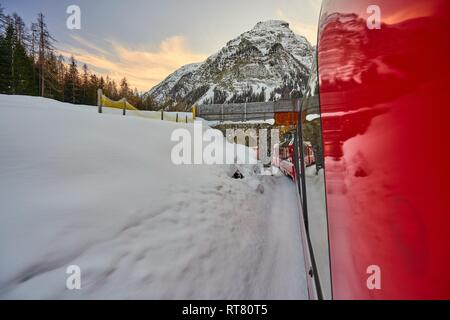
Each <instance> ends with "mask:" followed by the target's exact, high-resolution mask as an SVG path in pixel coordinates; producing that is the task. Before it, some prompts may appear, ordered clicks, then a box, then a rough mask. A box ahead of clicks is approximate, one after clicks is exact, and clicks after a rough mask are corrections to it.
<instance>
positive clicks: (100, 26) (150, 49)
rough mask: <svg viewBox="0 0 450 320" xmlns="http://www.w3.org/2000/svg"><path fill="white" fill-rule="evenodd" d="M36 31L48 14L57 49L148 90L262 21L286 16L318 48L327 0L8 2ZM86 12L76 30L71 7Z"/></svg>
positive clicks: (7, 7) (1, 1) (3, 2)
mask: <svg viewBox="0 0 450 320" xmlns="http://www.w3.org/2000/svg"><path fill="white" fill-rule="evenodd" d="M0 4H1V5H2V7H4V8H5V12H6V13H8V14H11V13H13V12H17V13H18V14H19V15H20V16H21V17H22V18H23V19H24V20H25V22H26V23H27V25H28V26H29V25H30V23H31V22H32V21H35V20H36V16H37V14H38V13H39V12H42V13H43V14H44V15H45V17H46V20H47V24H48V27H49V31H50V33H51V34H52V35H53V37H54V38H55V39H56V40H57V43H55V45H56V47H57V49H58V50H59V51H60V52H61V53H62V54H63V55H64V56H66V57H69V56H70V55H71V54H73V55H74V56H75V59H76V60H77V61H79V64H82V63H86V64H87V65H88V66H89V68H90V69H91V70H93V71H94V72H96V73H98V74H101V75H104V76H106V75H109V76H110V77H111V78H113V79H115V80H116V81H119V80H120V79H121V78H122V77H127V79H128V81H129V83H130V84H131V86H133V87H137V88H138V90H139V91H141V92H145V91H148V90H149V89H150V88H152V87H153V86H155V85H157V84H158V83H159V82H160V81H162V80H163V79H164V78H166V77H167V76H168V75H169V74H171V73H172V72H173V71H175V70H176V69H178V68H179V67H181V66H183V65H185V64H188V63H194V62H201V61H204V60H205V59H206V58H207V57H208V56H210V55H211V54H213V53H215V52H217V51H219V50H220V49H221V48H222V47H223V46H225V44H226V43H227V42H228V41H229V40H231V39H233V38H235V37H237V36H238V35H239V34H241V33H243V32H245V31H248V30H250V29H251V28H253V26H254V25H255V24H256V23H257V22H259V21H264V20H269V19H281V20H285V21H287V22H289V23H290V27H291V29H292V30H293V31H294V32H295V33H297V34H301V35H304V36H306V38H307V39H308V40H309V41H310V42H311V43H312V44H315V43H316V31H317V21H318V19H319V12H320V4H321V0H222V1H217V0H158V1H157V0H95V1H93V0H81V1H75V0H68V1H67V0H0ZM70 5H77V6H79V7H80V9H81V29H80V30H69V29H68V28H67V26H66V21H67V19H68V17H69V14H67V13H66V10H67V7H68V6H70Z"/></svg>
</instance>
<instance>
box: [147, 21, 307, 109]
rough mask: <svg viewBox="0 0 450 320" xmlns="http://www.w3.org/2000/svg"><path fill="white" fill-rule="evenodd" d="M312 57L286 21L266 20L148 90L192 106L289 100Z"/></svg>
mask: <svg viewBox="0 0 450 320" xmlns="http://www.w3.org/2000/svg"><path fill="white" fill-rule="evenodd" d="M312 60H313V47H312V46H311V45H310V43H309V42H308V40H306V38H305V37H303V36H299V35H296V34H294V33H293V32H292V30H291V29H289V24H288V23H287V22H284V21H279V20H269V21H263V22H259V23H257V24H256V26H255V27H254V28H253V29H252V30H250V31H247V32H245V33H243V34H241V35H240V36H238V37H237V38H235V39H233V40H231V41H229V42H228V43H227V44H226V45H225V46H224V47H223V48H222V49H221V50H220V51H219V52H218V53H216V54H214V55H212V56H210V57H209V58H208V59H207V60H206V61H205V62H204V63H200V64H194V65H188V66H185V67H182V68H181V69H179V70H177V71H175V72H174V73H173V74H171V75H170V76H169V77H167V78H166V79H165V80H164V81H162V82H161V83H160V84H159V85H157V86H156V87H154V88H152V89H151V90H150V91H149V92H148V94H149V95H151V96H153V97H154V98H155V99H156V100H157V101H158V102H165V101H168V100H171V101H174V102H176V103H180V102H181V103H185V104H186V106H187V107H190V106H191V105H192V104H194V103H204V102H206V103H212V102H215V103H223V102H244V101H245V100H248V101H253V100H258V101H267V100H269V99H274V98H276V99H278V98H280V97H284V98H289V97H290V96H295V95H298V94H299V93H301V92H303V91H304V89H305V85H306V81H307V79H308V76H309V72H310V69H311V64H312ZM263 91H264V92H263Z"/></svg>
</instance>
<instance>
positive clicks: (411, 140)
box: [300, 0, 450, 299]
mask: <svg viewBox="0 0 450 320" xmlns="http://www.w3.org/2000/svg"><path fill="white" fill-rule="evenodd" d="M373 5H375V7H374V6H373ZM377 8H378V9H379V10H377ZM449 14H450V2H449V1H447V0H426V1H425V0H423V1H421V0H414V1H413V0H379V1H372V0H370V1H369V0H358V1H354V0H326V1H324V2H323V4H322V12H321V17H320V23H319V34H318V47H317V52H318V59H317V74H318V85H319V87H318V88H315V89H314V88H313V90H316V91H317V92H318V98H319V101H320V103H319V104H320V114H321V139H322V150H323V159H324V172H323V176H324V182H325V192H324V193H325V200H326V214H327V216H326V220H325V221H326V225H325V226H326V228H325V229H324V230H325V232H327V239H326V240H327V241H328V245H329V247H328V249H329V251H328V252H326V253H325V254H324V255H323V257H325V256H326V254H328V256H329V259H328V257H327V259H324V260H323V261H327V260H328V262H327V263H329V266H326V267H328V268H329V269H328V270H329V271H328V272H329V276H330V279H329V281H326V278H327V274H326V273H327V271H323V272H322V274H321V275H320V276H321V279H320V281H316V284H318V285H319V286H321V287H322V288H319V289H320V291H322V292H323V293H325V292H326V291H327V289H326V288H325V287H330V291H329V294H328V295H327V294H324V296H325V297H326V298H334V299H450V272H449V270H450V201H449V190H450V188H449V181H450V165H449V163H450V125H449V119H450V102H449V101H450V91H449V90H448V84H449V83H450V81H449V80H450V79H449V75H450V68H449V59H450V40H449V39H450V38H449V33H450V23H449V21H450V20H449ZM377 18H379V19H380V21H379V26H378V27H379V28H378V27H377V25H376V22H377V21H375V24H374V20H373V19H377ZM425 145H426V146H427V152H423V146H425ZM305 186H306V188H308V187H310V186H312V183H311V182H310V181H308V180H307V179H306V181H305V184H304V186H303V188H304V187H305ZM300 188H302V186H300ZM303 195H304V196H305V195H306V198H305V199H307V200H308V201H309V204H308V205H309V206H310V203H311V199H310V198H311V197H310V196H309V194H308V193H303ZM310 208H311V210H309V212H308V214H309V217H307V220H309V223H310V224H313V223H314V219H315V217H314V207H313V206H310ZM311 221H312V222H311ZM306 229H307V231H308V237H309V238H310V240H311V242H312V246H311V250H310V251H311V254H312V256H313V257H314V256H316V260H320V259H321V258H320V251H321V250H322V249H323V248H326V247H327V246H326V242H324V241H322V246H319V245H317V244H315V243H314V238H315V235H314V232H315V231H314V228H313V227H311V225H309V226H308V224H307V228H306ZM316 243H319V242H318V241H316ZM325 250H326V249H325ZM322 251H324V250H322ZM316 262H317V264H318V266H316V267H315V269H316V274H317V275H318V274H319V273H320V272H317V270H318V269H320V268H322V267H323V264H324V263H319V262H320V261H316ZM313 267H314V266H313ZM326 267H325V268H324V270H326ZM374 268H375V269H374ZM377 268H378V269H377ZM374 270H375V271H374ZM318 271H320V270H318ZM372 272H374V274H375V273H377V276H379V277H380V278H379V279H378V280H379V283H378V284H377V285H376V286H374V287H371V286H370V284H371V276H372ZM324 275H325V276H324Z"/></svg>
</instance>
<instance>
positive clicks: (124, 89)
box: [119, 78, 130, 98]
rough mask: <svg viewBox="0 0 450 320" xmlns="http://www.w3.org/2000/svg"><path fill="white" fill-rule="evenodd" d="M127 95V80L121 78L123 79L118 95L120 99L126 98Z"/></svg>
mask: <svg viewBox="0 0 450 320" xmlns="http://www.w3.org/2000/svg"><path fill="white" fill-rule="evenodd" d="M129 93H130V88H129V86H128V81H127V78H123V79H122V80H121V81H120V92H119V95H120V96H121V97H122V98H128V96H129Z"/></svg>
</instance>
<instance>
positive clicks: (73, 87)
mask: <svg viewBox="0 0 450 320" xmlns="http://www.w3.org/2000/svg"><path fill="white" fill-rule="evenodd" d="M79 82H80V80H79V76H78V68H77V62H76V61H75V58H74V57H73V56H72V57H71V58H70V65H69V70H68V72H67V74H66V79H65V86H64V101H67V102H70V103H73V104H76V103H80V84H79Z"/></svg>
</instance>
